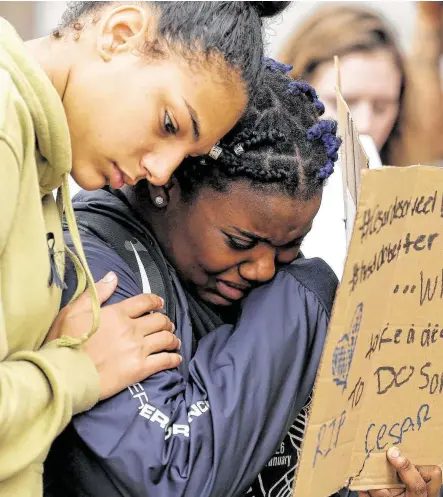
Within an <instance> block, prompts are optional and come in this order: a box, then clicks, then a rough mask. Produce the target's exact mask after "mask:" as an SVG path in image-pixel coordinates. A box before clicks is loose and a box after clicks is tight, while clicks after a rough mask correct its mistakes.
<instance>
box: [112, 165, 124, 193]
mask: <svg viewBox="0 0 443 497" xmlns="http://www.w3.org/2000/svg"><path fill="white" fill-rule="evenodd" d="M109 184H110V185H111V186H112V188H115V189H118V188H121V187H122V186H123V185H124V184H125V182H124V180H123V173H122V171H120V169H119V168H118V167H117V165H116V164H115V163H114V168H113V170H112V173H111V176H110V177H109Z"/></svg>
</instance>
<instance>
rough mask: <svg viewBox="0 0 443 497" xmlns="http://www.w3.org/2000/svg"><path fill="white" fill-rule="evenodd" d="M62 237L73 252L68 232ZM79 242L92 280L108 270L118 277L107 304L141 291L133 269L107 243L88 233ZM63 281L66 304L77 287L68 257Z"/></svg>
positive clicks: (64, 302) (73, 269) (73, 270)
mask: <svg viewBox="0 0 443 497" xmlns="http://www.w3.org/2000/svg"><path fill="white" fill-rule="evenodd" d="M64 239H65V244H66V246H67V247H68V248H70V249H71V250H72V251H73V252H74V253H75V248H74V244H73V243H72V238H71V235H70V233H69V232H67V231H65V233H64ZM81 242H82V245H83V251H84V252H85V256H86V260H87V262H88V266H89V269H90V271H91V274H92V276H93V278H94V281H99V280H101V279H102V278H103V277H104V276H105V275H106V274H107V273H108V272H109V271H113V272H114V273H115V274H116V275H117V277H118V287H117V290H116V292H115V293H114V295H112V296H111V298H110V299H109V301H108V302H107V303H108V304H112V303H115V302H118V301H121V300H123V299H125V298H129V297H133V296H135V295H138V294H139V293H141V290H140V288H139V285H138V283H137V279H136V277H135V275H134V273H133V271H132V270H131V268H130V267H129V266H128V264H126V262H125V261H124V260H123V259H122V258H121V257H120V256H119V255H118V254H117V253H116V252H115V251H114V250H113V249H112V248H111V247H110V246H109V245H107V244H106V243H104V242H103V241H101V240H100V239H99V238H97V237H95V236H93V235H89V234H81ZM65 283H66V285H67V287H68V288H67V290H65V292H64V293H63V301H62V305H66V304H67V303H68V302H69V300H70V298H71V296H72V295H73V294H74V291H75V289H76V287H77V274H76V270H75V267H74V265H73V263H72V261H71V260H70V259H69V258H68V259H67V261H66V271H65Z"/></svg>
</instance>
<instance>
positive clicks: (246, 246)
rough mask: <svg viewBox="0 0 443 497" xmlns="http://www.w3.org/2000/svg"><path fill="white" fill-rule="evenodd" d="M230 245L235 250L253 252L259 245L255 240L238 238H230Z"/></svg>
mask: <svg viewBox="0 0 443 497" xmlns="http://www.w3.org/2000/svg"><path fill="white" fill-rule="evenodd" d="M228 243H229V245H230V246H231V247H232V248H233V249H235V250H251V249H252V248H254V247H255V246H256V245H257V242H256V241H255V240H245V239H244V238H238V237H236V236H228Z"/></svg>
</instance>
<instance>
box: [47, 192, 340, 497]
mask: <svg viewBox="0 0 443 497" xmlns="http://www.w3.org/2000/svg"><path fill="white" fill-rule="evenodd" d="M74 200H75V201H74V209H79V208H81V209H85V208H88V205H91V204H90V202H94V208H97V206H100V205H101V204H102V205H106V206H107V208H109V206H111V207H112V209H114V210H115V211H116V212H118V213H119V215H122V216H127V217H131V218H132V219H134V217H135V216H136V215H135V214H134V213H133V212H132V211H131V210H130V209H129V208H128V207H127V205H126V204H125V203H123V202H122V201H121V200H119V199H118V198H117V197H115V196H114V195H113V194H112V193H109V192H106V191H99V192H81V193H80V194H78V195H77V196H76V198H75V199H74ZM82 241H83V247H84V250H85V254H86V257H87V260H88V263H89V267H90V268H91V271H92V273H93V276H94V278H95V279H96V280H98V279H100V278H102V277H103V276H104V275H105V274H106V273H107V272H108V271H110V270H113V271H114V272H115V273H116V274H117V275H118V278H119V286H118V289H117V291H116V292H115V293H114V295H113V296H112V297H111V299H110V300H109V301H108V302H107V304H112V303H116V302H119V301H121V300H123V299H125V298H128V297H132V296H134V295H137V294H139V293H141V288H140V287H139V285H138V283H137V279H136V277H135V275H134V273H133V272H132V271H131V269H130V268H129V266H128V265H127V264H126V263H125V262H124V261H123V260H122V259H121V258H120V257H119V256H118V255H117V254H116V253H115V252H114V251H113V249H111V248H110V247H109V246H107V245H106V244H104V243H103V242H102V241H101V240H99V239H97V238H95V237H94V236H91V235H83V236H82ZM66 242H67V244H68V246H70V247H71V248H72V243H71V240H70V239H69V235H68V234H66ZM171 277H172V280H173V283H174V288H175V294H176V297H177V310H178V312H177V322H176V328H177V329H176V335H177V337H178V338H180V339H181V340H182V349H181V354H182V356H183V362H182V364H181V365H180V367H179V368H178V369H173V370H169V371H164V372H161V373H158V374H156V375H153V376H152V377H150V378H148V379H146V380H145V381H142V382H141V383H138V384H136V385H133V386H131V387H129V388H128V389H126V390H125V391H123V392H121V393H120V394H118V395H116V396H114V397H113V398H111V399H108V400H106V401H104V402H101V403H99V404H98V405H97V406H96V407H95V408H93V409H92V410H91V411H89V412H87V413H84V414H82V415H79V416H77V417H76V418H75V419H74V421H73V423H72V424H71V426H70V427H68V429H67V430H66V432H65V433H64V434H63V435H62V436H61V437H60V439H59V440H58V441H57V442H56V444H55V446H54V450H53V451H52V454H51V456H50V458H49V462H48V465H47V469H46V471H47V474H46V480H47V481H52V482H53V484H52V488H53V489H56V490H52V494H51V495H56V496H61V495H63V496H70V495H72V496H76V497H80V496H88V497H89V496H91V497H92V496H94V497H102V496H103V497H114V496H115V497H117V496H125V497H143V496H149V497H230V496H244V495H247V496H248V497H261V496H269V497H274V496H275V497H277V496H278V497H289V496H290V495H291V487H292V483H293V477H294V469H295V465H296V462H297V455H298V451H299V447H300V443H301V439H302V436H303V429H304V424H305V420H306V416H307V408H306V406H307V405H308V404H309V397H310V393H311V390H312V388H313V385H314V379H315V375H316V371H317V368H318V365H319V361H320V356H321V351H322V347H323V343H324V339H325V335H326V330H327V327H328V322H329V318H330V312H331V308H332V302H333V298H334V295H335V290H336V286H337V280H336V277H335V275H334V274H333V272H332V270H331V269H330V268H329V267H328V266H327V265H326V263H324V262H323V261H321V260H320V259H312V260H307V259H299V260H297V261H296V262H294V263H293V264H291V265H288V266H287V267H284V268H281V269H279V271H278V272H277V274H276V276H275V278H274V279H273V280H272V281H271V282H269V283H267V284H265V285H263V286H261V287H259V288H257V289H255V290H253V291H252V292H251V293H250V294H249V295H248V296H247V297H246V298H245V299H244V301H243V303H242V309H241V314H240V316H239V318H238V320H237V322H236V324H234V325H232V324H226V325H223V326H221V327H219V328H217V329H216V330H215V331H210V332H208V333H207V334H206V335H205V336H203V337H202V338H201V339H200V340H199V341H198V346H197V348H196V350H193V346H192V343H193V338H192V333H193V331H192V322H191V318H190V313H189V308H188V302H187V299H186V295H185V293H184V291H183V287H182V285H181V283H180V281H179V279H178V278H177V276H176V274H175V272H174V271H173V270H172V269H171ZM65 280H66V282H67V285H68V289H72V288H75V271H74V269H73V267H72V266H71V265H69V264H68V266H67V271H66V277H65ZM70 293H72V290H71V291H69V290H68V292H67V294H66V295H65V297H64V300H65V301H66V300H67V299H68V298H69V295H70ZM297 416H298V417H297ZM296 418H297V419H296Z"/></svg>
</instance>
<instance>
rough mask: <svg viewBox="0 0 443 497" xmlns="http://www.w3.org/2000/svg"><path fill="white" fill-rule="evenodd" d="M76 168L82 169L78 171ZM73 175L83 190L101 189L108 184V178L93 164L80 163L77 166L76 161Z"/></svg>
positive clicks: (73, 166)
mask: <svg viewBox="0 0 443 497" xmlns="http://www.w3.org/2000/svg"><path fill="white" fill-rule="evenodd" d="M76 170H80V172H79V173H77V172H76ZM71 176H72V177H73V178H74V181H75V182H76V183H77V184H78V185H79V186H80V187H81V188H83V190H100V188H103V187H104V186H105V185H106V184H107V181H106V178H105V177H104V176H102V175H101V174H100V173H98V172H97V171H95V170H94V169H93V168H92V167H91V166H85V165H79V166H77V167H76V166H75V163H74V164H73V165H72V172H71Z"/></svg>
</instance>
